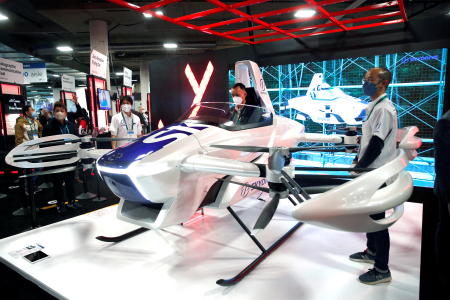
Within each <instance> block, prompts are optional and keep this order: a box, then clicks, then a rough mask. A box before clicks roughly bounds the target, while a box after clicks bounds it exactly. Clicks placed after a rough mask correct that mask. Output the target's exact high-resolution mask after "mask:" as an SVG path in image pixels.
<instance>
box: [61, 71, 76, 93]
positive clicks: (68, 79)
mask: <svg viewBox="0 0 450 300" xmlns="http://www.w3.org/2000/svg"><path fill="white" fill-rule="evenodd" d="M61 89H62V90H63V91H71V92H75V77H73V76H70V75H66V74H63V75H62V76H61Z"/></svg>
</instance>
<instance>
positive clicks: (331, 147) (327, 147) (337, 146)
mask: <svg viewBox="0 0 450 300" xmlns="http://www.w3.org/2000/svg"><path fill="white" fill-rule="evenodd" d="M345 147H358V145H357V144H342V145H335V146H310V147H291V148H289V152H291V153H293V152H299V151H314V150H318V151H320V150H322V149H323V150H327V149H330V150H331V149H333V150H334V149H336V148H345Z"/></svg>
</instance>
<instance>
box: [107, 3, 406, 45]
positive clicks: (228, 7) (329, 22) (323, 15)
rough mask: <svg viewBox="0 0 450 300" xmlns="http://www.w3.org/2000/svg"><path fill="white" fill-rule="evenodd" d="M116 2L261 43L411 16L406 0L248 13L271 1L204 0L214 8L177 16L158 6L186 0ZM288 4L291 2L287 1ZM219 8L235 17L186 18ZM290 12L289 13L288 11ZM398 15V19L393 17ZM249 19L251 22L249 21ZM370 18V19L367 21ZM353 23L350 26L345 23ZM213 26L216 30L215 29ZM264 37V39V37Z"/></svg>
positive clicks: (209, 31)
mask: <svg viewBox="0 0 450 300" xmlns="http://www.w3.org/2000/svg"><path fill="white" fill-rule="evenodd" d="M106 1H109V2H112V3H115V4H118V5H120V6H123V7H126V8H129V9H131V10H134V11H136V12H139V13H144V12H145V13H146V14H150V15H152V16H153V17H155V18H159V19H161V20H164V21H167V22H170V23H173V24H177V25H180V26H183V27H186V28H189V29H194V30H198V31H202V32H205V33H207V34H213V35H216V36H220V37H224V38H227V39H231V40H235V41H238V42H242V43H247V44H261V43H267V42H274V41H279V40H285V39H292V38H304V37H308V36H315V35H322V34H330V33H335V32H341V31H350V30H358V29H364V28H372V27H378V26H384V25H391V24H396V23H402V22H406V21H407V20H408V17H407V15H406V10H405V5H404V0H398V1H388V0H386V2H384V3H379V4H373V5H366V6H361V7H357V8H353V9H346V10H341V11H334V12H331V11H329V10H327V9H326V8H325V6H331V5H333V4H337V3H341V2H350V1H349V0H322V1H315V0H304V2H305V3H304V4H301V5H296V6H291V7H286V8H283V9H277V10H272V11H267V12H264V13H259V14H253V15H250V14H247V13H245V12H243V11H241V10H239V8H243V7H247V6H251V5H258V4H262V3H265V2H268V1H270V0H246V1H242V2H237V3H233V4H226V3H224V2H222V1H220V0H205V2H208V3H210V4H212V5H214V6H216V7H215V8H212V9H208V10H205V11H200V12H196V13H192V14H189V15H185V16H180V17H176V18H171V17H169V16H167V15H161V14H157V13H156V10H155V9H157V8H162V7H166V6H168V5H170V4H173V5H176V3H177V2H182V1H183V0H160V1H157V2H153V3H150V4H147V5H144V6H138V5H135V4H131V3H129V2H127V1H124V0H106ZM286 5H288V4H286ZM387 7H390V8H391V9H393V11H392V12H387V13H386V12H380V11H377V10H379V9H382V8H387ZM305 8H309V9H314V10H316V11H317V15H315V16H313V17H310V18H301V19H300V18H294V17H293V15H292V13H293V12H294V11H297V10H300V9H305ZM220 12H228V13H230V14H233V15H235V16H236V18H232V19H229V20H223V21H220V22H216V23H211V24H207V25H202V26H198V25H194V24H191V23H188V22H186V21H191V20H196V19H199V18H203V17H206V16H210V15H212V14H217V13H220ZM361 12H373V13H374V14H372V15H369V16H365V17H359V18H353V19H347V20H344V21H339V20H338V18H336V17H337V16H344V15H345V16H348V15H351V14H356V13H361ZM288 13H289V14H290V15H287V14H288ZM280 15H281V16H286V20H285V21H279V22H275V23H268V22H266V21H264V20H262V19H263V18H267V17H272V16H280ZM392 18H395V19H392ZM320 19H323V20H324V21H325V23H323V24H315V25H310V26H301V27H298V28H293V29H292V28H289V29H283V28H281V26H285V25H290V24H296V23H303V22H307V21H312V20H320ZM379 19H385V20H382V21H379V22H378V21H375V22H370V21H374V20H379ZM247 21H248V22H247ZM242 22H245V23H244V24H247V23H249V24H255V25H252V26H247V27H244V28H241V29H236V30H228V31H220V32H219V31H217V29H218V28H221V27H222V30H223V26H226V25H230V24H236V23H242ZM362 22H365V23H364V24H356V23H362ZM366 22H370V23H366ZM350 23H351V24H352V26H348V25H346V24H350ZM327 27H331V29H329V30H325V31H315V29H319V28H327ZM213 28H214V30H213ZM261 29H266V30H269V31H271V32H268V33H265V34H256V35H255V34H251V35H248V36H238V35H237V34H240V33H244V32H252V31H255V30H261ZM298 31H309V32H306V33H301V34H297V33H295V32H298ZM271 36H281V37H276V38H267V37H271ZM264 38H265V39H264Z"/></svg>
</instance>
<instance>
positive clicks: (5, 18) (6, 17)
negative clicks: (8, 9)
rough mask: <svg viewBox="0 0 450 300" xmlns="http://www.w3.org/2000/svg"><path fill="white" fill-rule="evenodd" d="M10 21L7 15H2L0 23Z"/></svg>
mask: <svg viewBox="0 0 450 300" xmlns="http://www.w3.org/2000/svg"><path fill="white" fill-rule="evenodd" d="M8 19H9V18H8V16H7V15H4V14H2V13H0V21H6V20H8Z"/></svg>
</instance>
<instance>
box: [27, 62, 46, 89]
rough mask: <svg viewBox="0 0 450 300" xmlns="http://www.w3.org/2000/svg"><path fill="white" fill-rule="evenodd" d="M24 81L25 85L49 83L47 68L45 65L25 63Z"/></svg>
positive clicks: (41, 63)
mask: <svg viewBox="0 0 450 300" xmlns="http://www.w3.org/2000/svg"><path fill="white" fill-rule="evenodd" d="M23 81H24V83H25V84H29V83H34V82H47V68H46V67H45V63H43V62H38V63H24V64H23Z"/></svg>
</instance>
